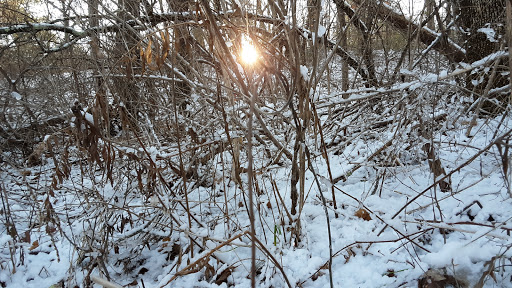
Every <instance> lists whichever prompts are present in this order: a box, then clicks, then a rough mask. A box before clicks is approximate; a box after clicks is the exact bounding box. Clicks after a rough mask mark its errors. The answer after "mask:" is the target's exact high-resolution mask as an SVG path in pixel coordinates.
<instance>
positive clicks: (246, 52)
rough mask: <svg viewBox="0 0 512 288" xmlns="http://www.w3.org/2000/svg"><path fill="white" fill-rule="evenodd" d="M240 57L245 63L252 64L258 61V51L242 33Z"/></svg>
mask: <svg viewBox="0 0 512 288" xmlns="http://www.w3.org/2000/svg"><path fill="white" fill-rule="evenodd" d="M240 57H241V60H242V62H243V63H245V64H247V65H253V64H254V63H256V61H258V57H259V53H258V50H256V47H254V45H253V44H252V43H251V41H250V40H249V39H247V36H245V35H244V37H243V38H242V51H241V53H240Z"/></svg>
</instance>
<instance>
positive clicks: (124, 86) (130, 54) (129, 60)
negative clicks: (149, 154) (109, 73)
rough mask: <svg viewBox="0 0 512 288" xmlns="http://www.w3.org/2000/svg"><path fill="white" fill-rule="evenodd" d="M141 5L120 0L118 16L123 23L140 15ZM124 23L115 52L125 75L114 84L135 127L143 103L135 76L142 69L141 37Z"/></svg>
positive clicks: (117, 39)
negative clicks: (140, 56)
mask: <svg viewBox="0 0 512 288" xmlns="http://www.w3.org/2000/svg"><path fill="white" fill-rule="evenodd" d="M139 6H140V0H118V7H119V12H118V16H119V18H120V19H121V20H122V21H123V23H126V21H129V20H133V19H134V18H137V17H139V16H140V7H139ZM124 25H125V27H123V28H122V29H121V31H120V32H118V33H117V35H116V48H115V49H116V50H115V54H116V56H117V57H116V58H117V59H119V60H118V68H119V69H120V72H121V73H122V74H124V75H125V77H119V78H118V79H116V81H114V84H115V90H116V92H117V95H118V97H119V99H118V100H119V101H120V102H122V103H123V104H124V107H126V111H127V112H128V113H129V116H130V119H131V123H130V124H131V125H132V126H133V127H132V128H135V127H137V126H138V125H137V124H138V123H137V119H138V117H139V111H140V105H141V103H140V95H139V87H138V86H137V83H136V81H135V78H134V74H136V73H137V72H139V70H140V69H139V68H138V67H140V66H141V65H139V64H138V59H139V49H137V46H138V44H139V40H140V39H139V35H138V34H137V33H136V32H135V31H134V30H133V28H132V27H129V26H127V25H128V24H124Z"/></svg>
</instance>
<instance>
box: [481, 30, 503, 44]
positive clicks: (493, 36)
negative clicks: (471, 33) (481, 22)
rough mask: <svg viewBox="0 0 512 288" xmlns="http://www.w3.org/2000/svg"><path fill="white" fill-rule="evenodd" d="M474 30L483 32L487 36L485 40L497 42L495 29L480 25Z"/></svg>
mask: <svg viewBox="0 0 512 288" xmlns="http://www.w3.org/2000/svg"><path fill="white" fill-rule="evenodd" d="M476 31H477V32H480V33H484V34H485V35H486V36H487V40H489V42H494V43H497V42H498V40H496V31H494V29H492V28H490V27H482V28H480V29H478V30H476Z"/></svg>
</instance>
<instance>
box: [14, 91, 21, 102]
mask: <svg viewBox="0 0 512 288" xmlns="http://www.w3.org/2000/svg"><path fill="white" fill-rule="evenodd" d="M11 96H12V97H13V98H14V99H16V100H18V101H20V100H21V99H22V98H23V97H22V96H21V94H20V93H18V92H16V91H12V92H11Z"/></svg>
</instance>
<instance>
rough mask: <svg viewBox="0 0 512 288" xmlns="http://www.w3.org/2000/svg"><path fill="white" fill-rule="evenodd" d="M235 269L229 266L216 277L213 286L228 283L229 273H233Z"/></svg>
mask: <svg viewBox="0 0 512 288" xmlns="http://www.w3.org/2000/svg"><path fill="white" fill-rule="evenodd" d="M234 269H235V268H234V267H233V266H230V267H228V268H226V269H224V271H222V272H220V274H219V275H217V278H216V279H215V284H217V285H221V284H222V283H226V284H227V283H228V277H229V276H231V273H232V272H233V270H234Z"/></svg>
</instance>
